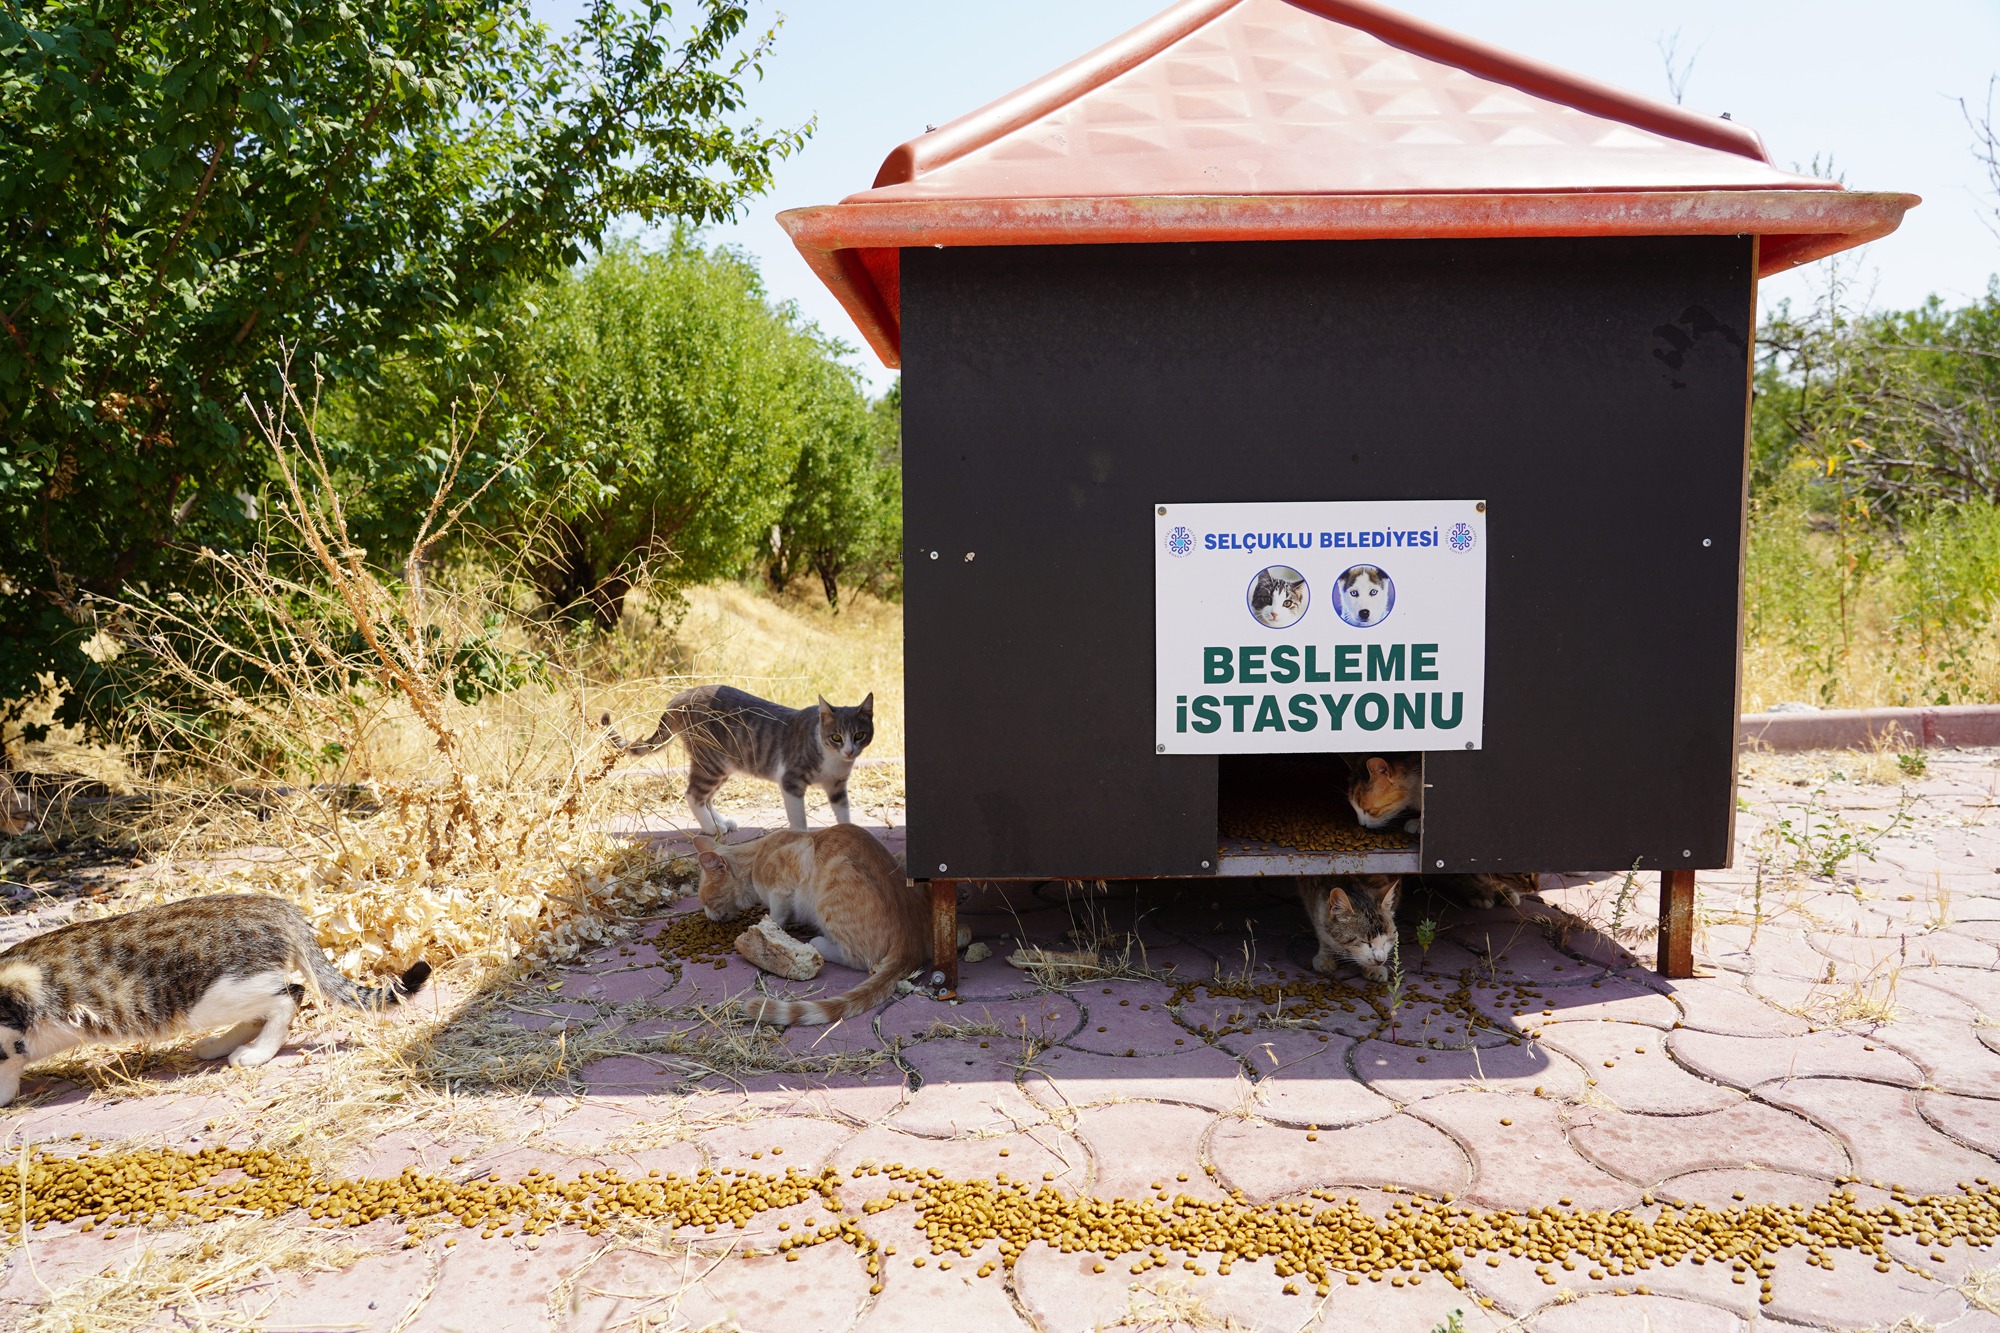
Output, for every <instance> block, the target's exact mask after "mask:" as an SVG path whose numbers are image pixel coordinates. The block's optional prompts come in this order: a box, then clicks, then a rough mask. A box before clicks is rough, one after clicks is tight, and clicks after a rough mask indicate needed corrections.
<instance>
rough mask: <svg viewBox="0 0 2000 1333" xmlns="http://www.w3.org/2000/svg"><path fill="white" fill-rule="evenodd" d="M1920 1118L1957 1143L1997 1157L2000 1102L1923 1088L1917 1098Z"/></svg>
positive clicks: (1999, 1150) (1999, 1144)
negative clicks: (1921, 1114) (1920, 1113)
mask: <svg viewBox="0 0 2000 1333" xmlns="http://www.w3.org/2000/svg"><path fill="white" fill-rule="evenodd" d="M1917 1105H1918V1106H1919V1107H1920V1108H1921V1109H1922V1111H1923V1114H1924V1118H1925V1119H1926V1120H1928V1121H1930V1122H1931V1123H1932V1124H1933V1125H1936V1126H1937V1127H1938V1128H1939V1129H1941V1130H1943V1131H1944V1132H1945V1133H1947V1134H1949V1135H1951V1136H1952V1137H1953V1138H1955V1139H1957V1140H1958V1141H1959V1142H1961V1143H1964V1144H1968V1145H1970V1146H1971V1147H1972V1148H1974V1149H1976V1150H1977V1151H1979V1152H1983V1153H1986V1154H1987V1155H1988V1156H1993V1157H2000V1101H1989V1100H1987V1099H1985V1098H1982V1097H1957V1096H1953V1095H1952V1094H1950V1093H1947V1092H1931V1091H1926V1092H1923V1093H1920V1094H1919V1095H1918V1097H1917Z"/></svg>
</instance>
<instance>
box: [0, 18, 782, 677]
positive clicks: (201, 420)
mask: <svg viewBox="0 0 2000 1333" xmlns="http://www.w3.org/2000/svg"><path fill="white" fill-rule="evenodd" d="M690 8H691V9H692V12H691V13H690V14H689V15H688V16H687V21H686V22H685V23H684V24H683V25H682V26H681V28H680V30H679V31H678V32H676V31H675V30H674V29H673V25H672V19H673V16H672V14H671V13H670V11H669V9H668V7H667V5H666V4H664V3H662V2H661V0H639V4H638V7H637V8H636V9H635V10H633V11H631V12H626V11H623V10H621V9H619V8H617V7H615V6H614V5H612V4H609V3H599V4H596V5H594V6H593V7H592V8H591V10H590V11H589V13H588V15H587V17H586V18H585V20H584V21H583V22H582V23H581V24H580V25H579V27H578V30H577V32H576V33H575V34H574V35H573V36H568V37H558V36H555V35H552V34H551V33H550V32H549V31H548V30H547V29H546V28H544V27H542V26H541V25H538V24H536V23H533V22H532V21H530V19H529V17H528V14H527V8H526V5H525V4H524V3H522V0H371V2H370V3H368V4H361V5H348V4H328V3H323V2H322V0H159V2H158V3H144V4H142V3H137V2H136V0H5V3H4V4H0V635H4V636H5V638H6V641H7V643H8V645H9V647H8V650H7V651H6V652H4V653H0V699H6V698H9V697H13V696H18V695H20V694H21V693H23V692H24V690H26V689H27V688H29V687H30V685H31V682H32V681H33V679H34V677H35V675H36V674H37V673H38V672H42V671H51V672H54V673H55V674H56V675H58V676H61V677H66V678H69V677H75V676H76V675H77V674H78V673H79V672H80V671H81V670H83V669H84V668H85V666H86V664H85V662H84V659H83V658H82V657H81V655H80V654H79V653H78V652H77V650H76V644H77V642H78V641H79V640H81V639H82V638H83V637H85V635H87V634H88V632H89V631H88V630H87V629H85V628H83V627H81V626H80V625H79V624H78V623H77V621H78V619H79V618H80V617H81V616H82V615H83V607H82V603H83V602H84V600H85V598H86V595H87V594H91V593H96V594H101V595H112V594H115V593H117V592H118V591H119V590H120V589H121V588H123V587H126V586H129V585H132V584H135V583H138V584H148V585H151V586H154V587H158V586H160V585H161V584H163V583H168V584H171V583H173V582H176V581H179V580H183V579H186V578H188V577H189V576H190V571H191V569H192V567H193V564H194V560H193V552H195V551H196V550H197V549H198V548H199V547H201V546H211V547H216V548H219V549H227V548H230V547H232V546H234V545H239V544H241V543H244V542H247V541H250V540H252V538H253V536H254V532H255V529H256V523H255V509H256V504H257V496H258V494H259V492H260V490H261V489H262V487H263V485H264V483H265V482H266V481H267V480H268V468H269V466H270V464H269V459H268V451H263V450H262V449H261V447H260V446H259V445H258V444H257V443H256V442H254V441H253V440H251V439H249V438H248V437H247V434H246V431H245V429H244V426H245V422H244V420H243V418H242V415H241V403H242V400H243V398H244V397H245V395H250V396H251V397H253V398H259V399H265V400H268V399H269V398H270V397H271V396H273V395H274V393H275V390H276V388H277V383H276V380H275V378H274V377H275V376H276V375H277V374H279V373H281V372H279V371H277V370H274V367H279V366H289V367H290V371H291V373H293V374H295V375H297V376H299V377H301V378H303V379H306V380H310V379H311V378H312V377H313V376H315V375H323V376H326V377H327V378H329V379H330V380H331V381H332V382H335V383H358V382H363V381H366V380H367V379H369V378H370V377H371V376H374V375H376V374H377V373H378V371H379V369H380V367H382V366H383V365H384V364H385V363H393V362H396V361H398V360H407V359H412V358H414V359H423V358H426V357H429V356H433V355H435V354H437V353H438V352H439V351H440V350H441V349H443V348H444V347H445V346H446V345H447V344H448V342H449V341H450V340H451V339H452V338H454V337H462V336H464V335H465V333H466V331H467V329H468V328H472V327H476V326H477V325H478V324H479V322H480V320H481V318H482V316H481V312H482V310H484V309H486V308H488V307H489V306H490V305H491V303H492V302H493V301H494V300H495V299H496V297H498V296H499V295H500V294H502V293H504V292H506V291H507V290H509V289H510V287H512V286H514V285H517V284H518V283H519V282H520V281H521V280H522V279H523V278H524V277H535V276H539V275H541V274H543V273H546V272H547V271H549V269H550V268H551V267H554V266H559V265H562V264H565V263H570V262H574V261H575V260H576V259H578V258H579V257H580V256H581V255H582V254H583V253H584V252H585V251H586V250H587V249H588V248H590V247H592V246H594V245H595V244H597V243H598V241H599V240H600V238H601V237H602V235H603V233H604V231H605V229H606V227H607V226H608V225H609V224H610V223H611V222H612V220H613V219H615V218H618V217H620V216H624V215H637V216H639V217H641V218H675V219H685V220H694V221H697V222H699V221H702V220H708V219H716V218H722V217H726V216H729V215H731V214H732V213H733V212H734V210H735V209H736V208H737V207H738V206H739V205H740V203H741V202H742V201H743V200H744V199H745V198H747V197H748V196H750V195H752V194H754V193H756V192H757V191H759V190H761V189H763V188H764V187H765V185H766V184H767V183H768V180H769V175H770V168H771V165H772V163H773V161H774V160H775V159H777V158H779V157H781V156H783V155H785V154H787V153H789V152H791V151H792V150H793V149H794V148H796V147H797V145H798V144H799V143H800V141H801V139H802V136H803V133H804V131H802V130H799V131H794V130H780V131H770V130H767V129H765V128H764V127H763V126H761V125H760V124H758V123H756V122H755V121H750V120H747V119H745V118H744V116H743V114H742V113H743V106H744V84H745V81H746V79H747V78H748V77H749V76H750V75H751V74H752V73H753V72H756V71H757V70H758V62H759V60H760V59H761V55H762V53H763V51H764V49H765V42H766V41H768V38H769V34H766V35H765V40H762V41H752V42H750V43H749V44H748V45H747V46H746V45H745V43H744V41H743V37H744V27H745V24H746V21H747V11H746V9H745V8H744V6H743V5H741V4H738V3H733V2H731V0H703V3H702V4H701V6H700V7H699V8H694V7H692V6H691V7H690ZM81 698H82V696H81V695H80V694H79V695H78V696H75V700H76V701H79V702H80V700H81Z"/></svg>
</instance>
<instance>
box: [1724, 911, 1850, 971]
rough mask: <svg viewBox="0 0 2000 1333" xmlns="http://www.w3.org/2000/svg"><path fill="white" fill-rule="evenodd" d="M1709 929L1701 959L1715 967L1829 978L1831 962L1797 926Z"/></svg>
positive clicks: (1725, 926) (1768, 923)
mask: <svg viewBox="0 0 2000 1333" xmlns="http://www.w3.org/2000/svg"><path fill="white" fill-rule="evenodd" d="M1752 930H1753V927H1750V926H1747V925H1745V926H1736V925H1716V926H1710V927H1708V928H1707V930H1706V931H1704V932H1703V946H1702V951H1701V954H1702V957H1703V959H1705V960H1707V961H1708V962H1710V963H1713V964H1714V965H1715V966H1716V967H1719V968H1724V969H1726V970H1728V971H1731V972H1741V973H1747V974H1750V975H1753V976H1778V977H1790V978H1793V979H1794V980H1798V981H1816V980H1818V979H1819V978H1821V977H1823V976H1825V975H1826V968H1827V964H1828V963H1829V962H1830V961H1832V960H1830V959H1829V958H1827V956H1826V955H1825V954H1823V953H1821V952H1819V951H1818V950H1817V949H1815V948H1813V947H1812V945H1811V944H1809V943H1808V942H1807V941H1806V932H1805V931H1804V930H1803V929H1801V928H1799V927H1796V926H1781V925H1773V924H1772V923H1770V922H1768V921H1767V922H1765V923H1764V924H1763V925H1762V926H1758V927H1755V928H1754V930H1755V933H1756V942H1755V943H1754V944H1753V943H1751V938H1750V937H1751V933H1752Z"/></svg>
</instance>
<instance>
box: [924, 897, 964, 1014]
mask: <svg viewBox="0 0 2000 1333" xmlns="http://www.w3.org/2000/svg"><path fill="white" fill-rule="evenodd" d="M921 882H923V883H927V884H929V885H930V887H931V993H932V994H933V995H936V996H937V997H938V998H939V999H941V1000H949V999H953V998H956V996H957V995H958V881H957V880H955V879H933V880H925V881H921Z"/></svg>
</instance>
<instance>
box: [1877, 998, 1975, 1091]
mask: <svg viewBox="0 0 2000 1333" xmlns="http://www.w3.org/2000/svg"><path fill="white" fill-rule="evenodd" d="M1912 989H1913V990H1914V989H1920V988H1915V987H1913V988H1912ZM1868 1036H1869V1040H1870V1041H1871V1042H1873V1043H1874V1044H1875V1045H1876V1046H1878V1047H1881V1046H1886V1047H1888V1048H1890V1049H1891V1050H1894V1051H1898V1052H1900V1053H1902V1054H1903V1055H1905V1056H1907V1057H1909V1058H1910V1059H1911V1060H1913V1061H1915V1062H1916V1063H1917V1065H1918V1066H1919V1067H1920V1068H1921V1069H1922V1070H1923V1072H1924V1081H1925V1082H1926V1083H1927V1084H1928V1085H1929V1086H1931V1087H1934V1088H1942V1089H1943V1090H1944V1091H1946V1092H1958V1093H1965V1094H1968V1095H1970V1096H1974V1097H2000V1055H1996V1054H1994V1052H1993V1051H1992V1049H1991V1048H1990V1047H1988V1046H1986V1045H1985V1044H1984V1043H1983V1042H1981V1041H1980V1040H1979V1036H1978V1033H1977V1032H1975V1031H1974V1029H1973V1027H1972V1025H1971V1024H1970V1023H1954V1022H1951V1021H1948V1020H1939V1019H1927V1018H1903V1019H1898V1020H1897V1021H1896V1022H1894V1023H1883V1024H1881V1025H1879V1026H1878V1027H1876V1028H1875V1029H1874V1030H1873V1031H1872V1032H1870V1033H1869V1034H1868Z"/></svg>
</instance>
